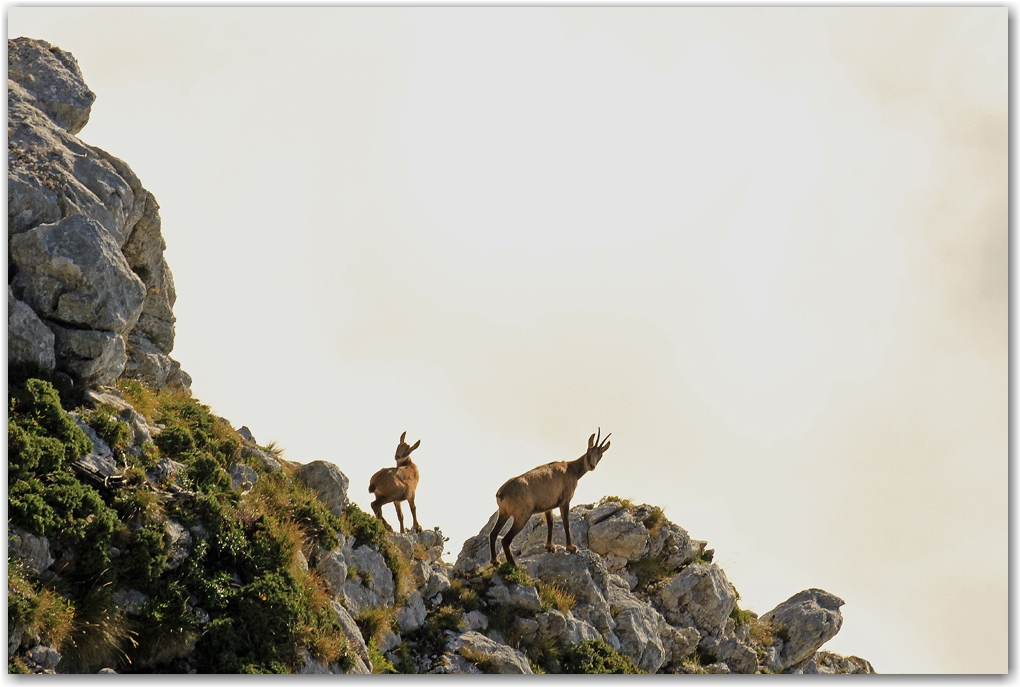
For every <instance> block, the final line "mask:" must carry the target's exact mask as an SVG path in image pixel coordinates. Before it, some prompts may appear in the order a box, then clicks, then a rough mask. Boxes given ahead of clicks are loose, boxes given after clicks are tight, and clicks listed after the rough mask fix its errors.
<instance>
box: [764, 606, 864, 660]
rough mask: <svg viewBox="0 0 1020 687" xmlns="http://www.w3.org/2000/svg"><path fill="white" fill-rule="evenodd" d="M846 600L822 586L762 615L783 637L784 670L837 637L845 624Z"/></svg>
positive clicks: (782, 658)
mask: <svg viewBox="0 0 1020 687" xmlns="http://www.w3.org/2000/svg"><path fill="white" fill-rule="evenodd" d="M843 603H844V602H843V600H842V599H840V598H839V597H838V596H836V595H834V594H830V593H829V592H827V591H824V590H822V589H806V590H804V591H802V592H798V593H797V594H794V595H793V596H791V597H790V598H789V599H787V600H786V601H784V602H783V603H781V604H779V605H778V606H776V607H775V608H773V609H772V610H771V611H769V612H768V613H766V614H765V615H763V616H762V620H765V621H767V622H770V623H772V625H773V626H774V627H775V629H776V633H777V634H778V635H779V636H780V637H781V638H782V639H783V648H782V650H781V651H780V653H779V668H780V669H785V668H788V667H790V666H792V665H794V664H795V663H800V662H801V661H803V660H805V659H807V658H809V657H810V656H811V655H812V654H814V653H815V651H817V650H818V648H819V647H821V646H822V645H823V644H825V643H826V642H827V641H829V640H830V639H832V638H833V637H834V636H836V633H837V632H839V628H840V627H841V626H842V624H843V615H842V614H841V613H840V612H839V608H840V606H842V605H843Z"/></svg>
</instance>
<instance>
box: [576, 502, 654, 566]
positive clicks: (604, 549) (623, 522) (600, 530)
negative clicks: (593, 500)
mask: <svg viewBox="0 0 1020 687" xmlns="http://www.w3.org/2000/svg"><path fill="white" fill-rule="evenodd" d="M605 505H606V506H610V505H613V504H612V502H610V503H607V504H605ZM617 505H618V504H617ZM588 546H589V548H591V550H592V551H594V552H596V553H599V554H602V555H603V556H606V555H608V554H615V555H617V556H620V557H622V558H626V559H627V560H628V561H636V560H638V559H639V558H641V557H643V556H644V555H645V554H646V553H648V530H647V529H645V526H644V525H643V524H642V523H641V522H639V521H638V520H637V519H636V518H635V517H634V516H633V515H631V514H630V512H629V511H627V510H626V509H623V508H621V509H617V510H615V512H614V513H613V514H612V515H611V516H610V517H607V518H605V519H602V520H599V521H598V522H595V523H594V524H592V525H590V526H589V528H588Z"/></svg>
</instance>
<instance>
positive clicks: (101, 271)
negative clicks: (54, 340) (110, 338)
mask: <svg viewBox="0 0 1020 687" xmlns="http://www.w3.org/2000/svg"><path fill="white" fill-rule="evenodd" d="M9 250H10V258H11V260H12V261H13V263H14V266H15V268H16V269H17V272H16V274H15V275H14V279H13V281H12V283H11V286H12V288H13V289H14V294H15V295H16V296H18V297H19V298H20V299H21V300H23V301H24V302H25V303H27V304H28V305H29V306H30V307H31V308H32V309H33V310H34V311H35V312H36V313H37V314H39V315H40V316H41V317H43V318H45V319H49V320H53V321H54V322H59V323H62V324H65V325H68V326H73V327H79V328H87V329H98V330H101V331H107V332H115V333H117V334H121V333H123V332H125V331H127V330H129V329H131V327H133V326H134V325H135V323H136V322H137V321H138V316H139V315H140V314H141V312H142V301H144V300H145V284H144V283H143V282H142V280H141V279H139V277H138V275H137V274H135V273H134V272H132V271H131V268H130V267H129V266H128V264H127V260H125V259H124V254H123V253H121V252H120V246H118V245H117V243H116V242H115V241H114V240H113V237H112V236H111V235H110V233H109V232H108V231H106V230H104V228H103V227H102V226H100V225H99V224H98V223H97V222H95V221H94V220H91V219H89V218H88V217H86V216H85V215H81V214H79V215H73V216H71V217H67V218H66V219H62V220H60V221H59V222H55V223H53V224H40V225H39V226H37V227H34V228H33V229H30V230H28V231H26V232H23V233H21V234H17V235H16V236H13V237H12V238H11V241H10V249H9Z"/></svg>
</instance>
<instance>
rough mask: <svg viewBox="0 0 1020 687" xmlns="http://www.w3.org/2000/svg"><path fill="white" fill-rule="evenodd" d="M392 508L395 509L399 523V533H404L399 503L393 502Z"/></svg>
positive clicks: (402, 514)
mask: <svg viewBox="0 0 1020 687" xmlns="http://www.w3.org/2000/svg"><path fill="white" fill-rule="evenodd" d="M393 507H394V508H396V509H397V520H399V521H400V533H401V534H403V533H404V510H403V509H402V508H401V507H400V501H394V502H393Z"/></svg>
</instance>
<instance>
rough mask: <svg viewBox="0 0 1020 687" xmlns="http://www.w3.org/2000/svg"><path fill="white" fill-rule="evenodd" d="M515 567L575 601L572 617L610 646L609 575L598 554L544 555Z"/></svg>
mask: <svg viewBox="0 0 1020 687" xmlns="http://www.w3.org/2000/svg"><path fill="white" fill-rule="evenodd" d="M518 564H519V565H522V566H524V568H526V569H527V571H528V573H529V574H530V575H531V577H532V578H537V579H542V580H543V581H546V582H551V583H553V584H556V585H557V586H559V587H561V588H562V589H564V590H565V591H567V592H569V593H570V594H572V595H573V596H574V598H575V599H577V606H575V607H574V609H573V614H574V616H576V617H578V618H580V619H582V620H584V621H585V622H587V623H589V624H591V625H593V626H594V627H595V629H597V630H598V631H599V632H600V633H601V634H602V635H603V637H604V638H606V641H608V642H609V643H610V645H613V643H614V642H615V641H616V639H615V636H612V631H613V629H614V628H615V627H616V623H615V621H614V620H613V618H612V614H611V612H610V608H609V602H608V601H607V600H606V597H605V589H606V585H607V583H608V576H609V573H608V572H607V571H606V569H605V565H603V563H602V559H601V557H600V556H599V555H598V554H594V553H592V552H591V551H586V550H583V549H582V550H581V551H580V552H578V553H576V554H568V553H543V554H539V555H537V556H530V557H527V558H522V559H520V560H519V561H518ZM613 648H619V647H617V646H614V647H613Z"/></svg>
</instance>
